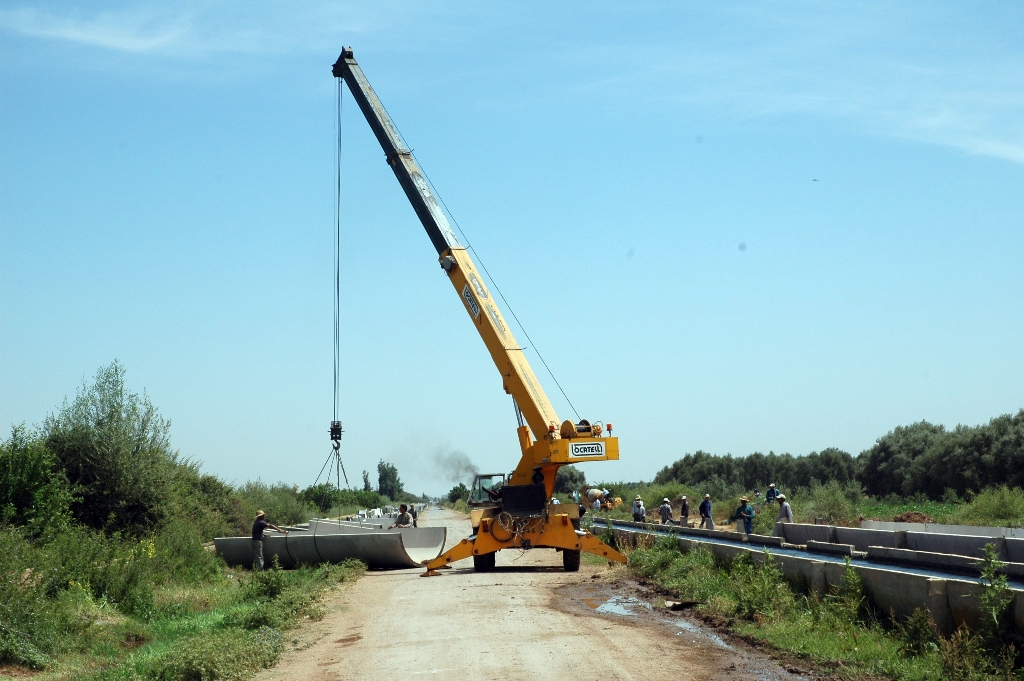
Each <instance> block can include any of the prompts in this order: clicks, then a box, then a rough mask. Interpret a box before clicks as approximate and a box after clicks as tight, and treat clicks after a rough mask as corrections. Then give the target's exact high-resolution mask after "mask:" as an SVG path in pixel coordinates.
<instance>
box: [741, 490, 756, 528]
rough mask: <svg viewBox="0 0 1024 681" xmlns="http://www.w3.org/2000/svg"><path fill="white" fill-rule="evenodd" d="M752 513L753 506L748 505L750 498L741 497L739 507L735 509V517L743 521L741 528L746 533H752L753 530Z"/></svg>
mask: <svg viewBox="0 0 1024 681" xmlns="http://www.w3.org/2000/svg"><path fill="white" fill-rule="evenodd" d="M754 515H755V513H754V507H753V506H751V505H750V500H749V499H747V498H746V497H742V498H741V499H740V507H739V508H737V509H736V519H737V520H742V521H743V529H744V530H745V531H746V533H747V534H752V533H753V531H754Z"/></svg>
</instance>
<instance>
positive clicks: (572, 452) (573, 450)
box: [569, 442, 604, 457]
mask: <svg viewBox="0 0 1024 681" xmlns="http://www.w3.org/2000/svg"><path fill="white" fill-rule="evenodd" d="M569 456H577V457H578V456H604V443H603V442H570V443H569Z"/></svg>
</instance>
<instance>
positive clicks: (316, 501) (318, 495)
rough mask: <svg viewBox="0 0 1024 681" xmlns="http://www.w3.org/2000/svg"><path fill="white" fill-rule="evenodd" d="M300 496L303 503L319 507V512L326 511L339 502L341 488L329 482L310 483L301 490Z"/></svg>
mask: <svg viewBox="0 0 1024 681" xmlns="http://www.w3.org/2000/svg"><path fill="white" fill-rule="evenodd" d="M300 496H301V498H302V501H303V503H306V504H308V505H310V506H313V507H315V508H318V509H320V512H321V513H327V512H328V511H330V510H331V509H332V508H334V507H335V506H337V505H339V504H340V503H341V490H339V489H338V488H337V487H335V486H334V485H332V484H331V483H329V482H321V483H320V484H319V485H310V486H309V487H307V488H306V489H304V490H302V493H301V495H300Z"/></svg>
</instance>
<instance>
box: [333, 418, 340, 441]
mask: <svg viewBox="0 0 1024 681" xmlns="http://www.w3.org/2000/svg"><path fill="white" fill-rule="evenodd" d="M341 433H342V430H341V421H331V442H340V441H341Z"/></svg>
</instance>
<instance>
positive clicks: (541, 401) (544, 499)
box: [333, 48, 626, 575]
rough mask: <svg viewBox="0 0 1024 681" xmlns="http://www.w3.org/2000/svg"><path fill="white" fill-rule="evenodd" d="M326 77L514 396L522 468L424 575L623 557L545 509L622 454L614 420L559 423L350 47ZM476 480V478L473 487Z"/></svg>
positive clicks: (572, 509)
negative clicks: (511, 563) (518, 558)
mask: <svg viewBox="0 0 1024 681" xmlns="http://www.w3.org/2000/svg"><path fill="white" fill-rule="evenodd" d="M333 73H334V77H335V78H341V79H344V81H345V83H346V85H348V89H349V91H350V92H351V93H352V97H353V98H354V99H355V100H356V103H357V104H358V105H359V109H360V110H361V111H362V112H363V116H365V117H366V121H367V123H369V124H370V128H371V130H373V134H374V135H375V136H376V137H377V141H378V142H379V143H380V145H381V148H382V149H383V150H384V155H385V159H386V160H387V163H388V165H389V166H391V169H392V170H393V171H394V173H395V177H397V178H398V182H399V184H400V185H401V186H402V189H403V190H405V195H406V197H407V198H408V199H409V202H410V203H411V204H412V207H413V210H415V211H416V215H417V216H418V217H419V219H420V222H421V223H422V224H423V228H424V229H425V230H426V232H427V236H428V237H430V241H431V243H432V244H433V245H434V248H435V250H436V251H437V255H438V261H439V263H440V265H441V268H442V269H443V270H444V272H445V273H446V274H447V275H448V279H449V281H451V283H452V286H454V287H455V291H456V292H457V293H458V295H459V297H460V298H461V300H462V303H463V306H464V307H465V309H466V312H467V313H468V314H469V316H470V319H471V320H472V322H473V325H474V326H475V327H476V330H477V332H478V333H479V334H480V337H481V338H482V339H483V341H484V345H486V346H487V350H488V352H489V353H490V355H491V359H492V360H493V361H494V364H495V366H496V367H497V368H498V371H499V372H500V373H501V377H502V383H503V387H504V389H505V392H506V393H508V394H510V395H511V396H512V399H513V400H514V402H515V407H516V415H517V417H519V428H518V430H517V433H518V436H519V446H520V448H521V449H522V458H521V459H520V461H519V464H518V465H517V466H516V468H515V470H514V471H513V472H512V475H511V476H510V477H509V479H508V481H507V483H505V481H504V480H502V481H501V484H492V485H489V486H488V487H489V492H487V490H483V489H481V490H475V491H477V492H486V493H487V498H488V499H489V500H490V503H486V504H484V505H482V506H480V507H477V508H474V509H473V511H472V514H471V517H472V523H473V534H472V535H471V536H470V537H468V538H466V539H463V540H462V541H461V542H460V543H458V544H456V545H455V546H453V547H452V548H451V549H449V550H448V551H447V552H446V553H444V554H442V555H440V556H438V557H437V558H436V559H434V560H432V561H429V562H428V563H427V564H426V567H427V572H426V573H425V574H428V575H429V574H437V573H436V572H434V571H435V570H436V569H438V568H441V567H445V566H448V565H449V564H451V563H453V562H455V561H457V560H462V559H464V558H469V557H472V558H473V566H474V568H475V569H476V570H477V571H479V572H483V571H487V570H490V569H492V568H493V567H494V564H495V561H494V558H495V554H496V552H497V551H500V550H501V549H507V548H516V549H534V548H554V549H559V550H561V552H562V564H563V566H564V567H565V569H566V570H568V571H575V570H578V569H579V565H580V552H581V551H586V552H588V553H593V554H596V555H598V556H601V557H603V558H607V559H609V560H615V561H620V562H625V560H626V559H625V557H624V556H623V555H622V554H621V553H619V552H618V551H616V550H615V549H613V548H611V547H610V546H608V545H607V544H605V543H604V542H602V541H601V540H600V539H598V538H597V537H595V536H594V535H593V534H591V533H590V532H588V531H586V530H583V529H580V527H579V515H580V514H579V508H578V507H577V506H576V505H575V504H552V503H550V500H551V498H552V494H553V493H554V486H555V475H556V473H557V471H558V469H559V467H561V466H564V465H566V464H572V463H582V462H587V461H607V460H615V459H618V458H619V440H618V438H617V437H613V436H612V434H611V432H612V426H611V424H610V423H609V424H608V425H607V427H605V426H604V425H603V424H602V423H600V422H594V423H591V422H589V421H586V420H580V421H579V422H578V423H573V422H572V421H568V420H566V421H559V419H558V415H557V414H556V413H555V409H554V407H552V406H551V402H550V401H549V400H548V397H547V395H546V394H545V393H544V390H543V389H542V388H541V385H540V382H539V381H538V380H537V377H536V376H535V375H534V373H533V369H532V368H531V367H530V363H529V362H528V361H527V360H526V356H525V355H524V354H523V350H522V348H521V347H520V346H519V344H518V343H517V342H516V339H515V337H514V336H513V334H512V331H511V329H510V328H509V327H508V325H507V324H506V323H505V319H504V317H503V316H502V314H501V311H500V310H499V309H498V306H497V304H496V302H495V300H494V299H493V298H492V297H491V294H490V292H489V291H488V290H487V286H486V285H485V284H484V281H483V278H482V277H481V276H480V273H479V272H478V271H477V269H476V266H475V265H474V264H473V260H472V259H471V258H470V256H469V253H468V251H467V250H466V247H465V246H463V245H462V244H461V243H460V242H459V240H458V238H457V237H456V236H455V233H454V232H453V231H452V228H451V225H449V223H448V219H447V217H446V216H445V214H444V212H443V211H442V210H441V206H440V205H439V204H438V201H437V199H436V198H435V197H434V195H433V193H432V192H431V190H430V186H429V184H428V182H427V180H426V177H425V176H424V174H423V172H422V171H421V170H420V167H419V165H418V164H417V162H416V159H415V158H413V155H412V152H411V151H410V150H409V149H408V148H407V147H406V145H405V143H404V141H403V140H402V137H401V135H400V134H399V133H398V130H397V128H396V127H395V125H394V123H392V121H391V118H390V116H388V113H387V111H386V110H385V109H384V106H383V105H382V104H381V102H380V100H379V99H378V98H377V95H376V93H375V92H374V91H373V88H372V87H370V83H369V81H367V79H366V76H365V75H364V74H363V71H362V69H361V68H360V67H359V64H358V63H356V60H355V58H354V57H353V54H352V48H345V49H344V50H342V53H341V56H340V57H338V61H337V62H336V63H335V64H334V66H333ZM479 482H480V481H475V484H476V486H479ZM491 482H492V483H493V480H492V481H491Z"/></svg>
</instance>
